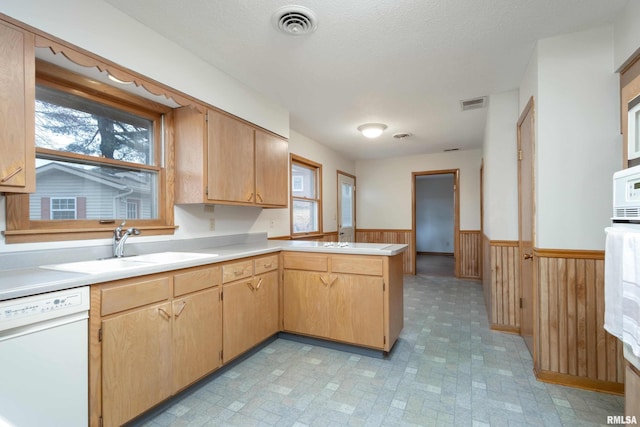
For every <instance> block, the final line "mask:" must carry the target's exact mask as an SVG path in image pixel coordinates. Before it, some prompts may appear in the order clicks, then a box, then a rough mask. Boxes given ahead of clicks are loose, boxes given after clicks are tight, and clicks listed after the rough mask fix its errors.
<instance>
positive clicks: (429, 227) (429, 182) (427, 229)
mask: <svg viewBox="0 0 640 427" xmlns="http://www.w3.org/2000/svg"><path fill="white" fill-rule="evenodd" d="M454 184H455V182H454V176H453V174H443V175H423V176H418V177H416V251H418V252H440V253H453V246H454V245H453V236H454V232H453V231H454V228H455V224H454V219H455V211H454V208H455V203H454V198H453V194H454V188H453V186H454Z"/></svg>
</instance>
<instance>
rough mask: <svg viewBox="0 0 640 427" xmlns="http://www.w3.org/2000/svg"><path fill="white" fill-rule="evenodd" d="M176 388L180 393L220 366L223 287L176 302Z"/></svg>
mask: <svg viewBox="0 0 640 427" xmlns="http://www.w3.org/2000/svg"><path fill="white" fill-rule="evenodd" d="M173 322H174V323H173V341H172V344H173V385H174V386H173V389H174V392H175V391H179V390H181V389H183V388H185V387H186V386H188V385H190V384H192V383H193V382H195V381H196V380H198V379H200V378H202V377H203V376H205V375H206V374H208V373H209V372H212V371H213V370H215V369H217V368H219V367H220V363H221V360H220V351H221V350H222V334H221V332H222V310H221V304H220V290H219V288H212V289H208V290H206V291H202V292H199V293H197V294H192V295H189V296H187V297H184V298H181V299H177V300H174V301H173Z"/></svg>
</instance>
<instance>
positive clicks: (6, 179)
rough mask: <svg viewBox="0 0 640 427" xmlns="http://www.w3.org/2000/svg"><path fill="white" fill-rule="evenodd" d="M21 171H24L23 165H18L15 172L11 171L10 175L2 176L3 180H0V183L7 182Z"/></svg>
mask: <svg viewBox="0 0 640 427" xmlns="http://www.w3.org/2000/svg"><path fill="white" fill-rule="evenodd" d="M20 172H22V166H18V169H16V170H14V171H13V172H11V173H10V174H9V175H7V176H5V177H4V178H2V180H0V183H2V184H4V183H5V182H7V181H9V180H10V179H11V178H13V177H14V176H16V175H17V174H19V173H20Z"/></svg>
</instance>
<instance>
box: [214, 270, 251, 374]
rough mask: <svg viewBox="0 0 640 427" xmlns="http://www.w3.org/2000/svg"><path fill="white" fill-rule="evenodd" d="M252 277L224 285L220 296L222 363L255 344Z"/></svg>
mask: <svg viewBox="0 0 640 427" xmlns="http://www.w3.org/2000/svg"><path fill="white" fill-rule="evenodd" d="M253 288H254V284H253V278H248V279H246V280H239V281H237V282H233V283H229V284H226V285H224V287H223V292H224V296H223V298H222V328H223V331H222V337H223V343H222V349H223V359H224V363H227V362H228V361H229V360H231V359H234V358H235V357H236V356H238V355H240V354H242V353H243V352H244V351H246V350H248V349H250V348H251V347H253V345H254V344H255V328H256V326H257V325H256V315H255V307H254V305H255V302H254V298H253Z"/></svg>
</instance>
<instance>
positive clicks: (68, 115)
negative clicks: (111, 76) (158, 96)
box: [7, 67, 173, 240]
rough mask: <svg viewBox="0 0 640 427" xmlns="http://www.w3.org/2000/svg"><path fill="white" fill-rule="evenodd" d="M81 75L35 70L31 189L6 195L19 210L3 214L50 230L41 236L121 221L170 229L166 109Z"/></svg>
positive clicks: (106, 227)
mask: <svg viewBox="0 0 640 427" xmlns="http://www.w3.org/2000/svg"><path fill="white" fill-rule="evenodd" d="M51 68H52V67H47V69H48V70H49V71H50V70H51ZM50 72H51V71H50ZM86 80H87V79H86V78H84V77H82V76H78V75H75V74H73V73H71V72H69V71H67V70H64V69H57V68H56V69H55V71H54V72H52V74H48V73H37V78H36V108H35V110H36V115H35V126H36V128H35V136H36V141H35V145H36V191H35V192H34V193H31V194H28V195H12V196H8V204H9V203H11V204H14V203H15V205H16V206H17V207H18V208H17V209H11V210H9V209H8V210H7V212H11V214H8V215H15V216H16V217H14V218H8V220H9V221H10V222H11V223H16V224H21V225H22V227H21V228H22V229H26V230H43V231H42V234H48V235H50V237H49V238H44V239H42V240H56V238H55V237H51V235H52V234H54V235H55V234H58V235H60V233H65V231H69V230H71V229H72V230H73V233H75V234H77V237H72V238H86V237H88V236H86V235H85V236H83V235H82V233H83V230H85V231H86V232H92V233H95V232H99V231H100V230H101V229H102V230H105V231H106V230H110V229H111V228H112V227H113V226H115V225H117V224H120V223H121V222H122V221H123V220H125V219H127V220H128V221H127V224H128V225H130V226H135V227H138V228H142V229H143V230H144V226H145V225H146V226H148V227H150V228H153V229H154V231H156V230H159V229H160V228H164V227H166V229H167V230H169V229H173V224H172V216H171V220H167V209H168V207H167V205H168V204H167V203H166V195H165V193H166V192H165V190H164V187H165V185H166V179H165V176H166V172H165V168H164V166H163V164H164V159H163V157H162V156H163V138H162V136H163V134H164V129H163V126H164V120H163V117H164V114H166V113H167V112H169V111H170V108H168V107H165V106H162V105H160V104H156V103H154V102H151V101H148V100H142V99H137V98H136V97H135V96H132V95H130V94H126V93H124V92H122V93H120V92H119V91H118V89H117V88H114V87H111V86H108V85H105V84H103V83H98V82H95V83H94V84H93V85H94V86H89V85H87V83H86ZM95 85H101V88H103V91H100V90H95V89H94V88H95V87H96V86H95ZM136 102H139V104H136ZM9 198H11V201H9ZM17 200H21V201H19V202H16V201H17ZM129 220H132V221H134V222H132V221H129ZM112 224H114V225H113V226H112ZM159 233H162V232H159ZM32 235H33V233H32ZM65 238H69V237H65Z"/></svg>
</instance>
